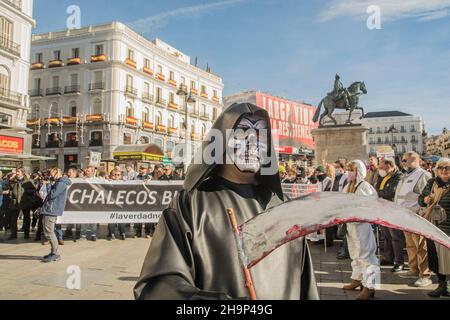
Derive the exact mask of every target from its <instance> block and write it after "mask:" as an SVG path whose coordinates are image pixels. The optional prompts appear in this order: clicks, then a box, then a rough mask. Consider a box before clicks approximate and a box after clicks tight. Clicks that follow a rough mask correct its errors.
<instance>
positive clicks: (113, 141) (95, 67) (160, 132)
mask: <svg viewBox="0 0 450 320" xmlns="http://www.w3.org/2000/svg"><path fill="white" fill-rule="evenodd" d="M32 62H33V63H32V66H31V70H32V74H31V77H30V96H31V109H32V112H31V114H30V115H29V117H28V127H29V128H31V129H32V130H33V131H34V134H33V152H35V153H36V154H38V155H42V156H51V157H55V158H56V159H57V160H56V161H55V163H54V165H58V166H59V167H61V168H67V167H68V166H73V165H76V164H78V165H80V166H81V167H83V166H85V165H86V163H87V160H86V159H87V158H88V155H89V152H90V151H94V152H101V154H102V159H108V160H113V159H114V151H115V149H116V148H117V147H119V146H124V145H135V144H155V145H157V146H159V147H160V148H161V150H162V151H163V152H164V154H166V155H167V156H168V157H169V158H170V157H172V153H173V150H174V147H175V145H177V144H179V143H185V142H186V140H185V138H187V139H188V140H189V141H190V142H191V141H192V142H193V143H192V144H193V145H198V144H199V143H200V141H201V140H202V138H203V137H204V136H205V135H206V133H207V131H208V130H209V129H210V128H211V126H212V124H213V122H214V121H215V120H216V119H217V117H218V115H219V114H220V113H221V112H222V103H221V101H222V90H223V82H222V79H221V78H220V77H218V76H216V75H214V74H212V73H210V72H206V71H204V70H201V69H199V68H197V67H194V66H193V65H191V63H190V57H189V56H187V55H185V54H184V53H182V52H180V51H179V50H177V49H175V48H173V47H171V46H169V45H168V44H166V43H165V42H163V41H161V40H159V39H155V40H153V41H149V40H147V39H146V38H144V37H142V36H140V35H139V34H137V33H136V32H134V31H133V30H131V29H130V28H128V27H127V26H125V25H124V24H122V23H120V22H112V23H109V24H104V25H98V26H90V27H86V28H82V29H78V30H66V31H62V32H50V33H46V34H39V35H34V36H33V41H32ZM122 149H123V148H122ZM194 149H195V148H194ZM193 152H195V150H193V151H192V153H193ZM41 165H42V164H41ZM46 165H48V163H47V164H46Z"/></svg>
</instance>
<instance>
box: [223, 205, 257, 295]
mask: <svg viewBox="0 0 450 320" xmlns="http://www.w3.org/2000/svg"><path fill="white" fill-rule="evenodd" d="M227 214H228V218H229V219H230V223H231V227H232V228H233V232H234V235H235V237H236V243H237V245H238V250H239V260H240V261H241V264H242V266H243V267H242V268H243V271H244V277H245V286H246V287H247V290H248V293H249V295H250V299H251V300H256V292H255V287H254V286H253V279H252V275H251V273H250V270H249V268H247V266H246V264H245V260H244V257H243V254H244V253H243V251H242V248H241V246H240V245H239V243H240V241H239V237H240V231H239V228H238V224H237V221H236V216H235V214H234V210H233V209H231V208H229V209H227Z"/></svg>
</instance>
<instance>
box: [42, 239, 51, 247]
mask: <svg viewBox="0 0 450 320" xmlns="http://www.w3.org/2000/svg"><path fill="white" fill-rule="evenodd" d="M49 243H50V241H48V240H42V242H41V244H42V245H43V246H45V245H47V244H49Z"/></svg>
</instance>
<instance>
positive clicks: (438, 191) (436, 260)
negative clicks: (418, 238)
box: [419, 158, 450, 298]
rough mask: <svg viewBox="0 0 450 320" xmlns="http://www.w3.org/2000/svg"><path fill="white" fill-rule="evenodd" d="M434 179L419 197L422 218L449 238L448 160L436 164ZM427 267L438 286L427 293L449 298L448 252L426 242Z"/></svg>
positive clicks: (449, 192) (449, 177) (449, 263)
mask: <svg viewBox="0 0 450 320" xmlns="http://www.w3.org/2000/svg"><path fill="white" fill-rule="evenodd" d="M435 171H436V177H435V178H433V179H431V180H430V181H428V184H427V186H426V187H425V189H424V190H423V191H422V194H421V195H420V197H419V204H420V205H421V206H422V207H427V210H426V213H425V216H424V218H425V219H427V220H428V221H430V222H432V223H434V224H435V225H436V226H437V227H438V228H439V229H441V230H442V231H443V232H445V233H446V234H447V235H449V236H450V159H448V158H441V159H440V160H439V161H438V162H437V164H436V169H435ZM427 248H428V265H429V267H430V268H431V270H432V271H433V272H434V273H436V275H437V278H438V282H439V286H438V287H437V289H436V290H434V291H431V292H429V293H428V295H429V296H430V297H433V298H439V297H449V296H450V284H449V280H450V250H448V249H447V248H445V247H443V246H441V245H440V244H436V243H434V242H433V241H431V240H427Z"/></svg>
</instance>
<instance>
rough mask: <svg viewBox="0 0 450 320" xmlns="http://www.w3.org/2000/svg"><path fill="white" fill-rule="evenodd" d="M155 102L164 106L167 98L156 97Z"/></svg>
mask: <svg viewBox="0 0 450 320" xmlns="http://www.w3.org/2000/svg"><path fill="white" fill-rule="evenodd" d="M156 104H157V105H160V106H163V107H165V106H167V100H166V99H163V98H157V99H156Z"/></svg>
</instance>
